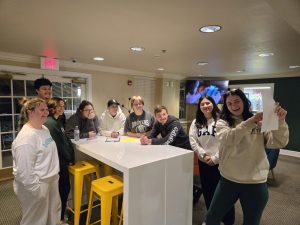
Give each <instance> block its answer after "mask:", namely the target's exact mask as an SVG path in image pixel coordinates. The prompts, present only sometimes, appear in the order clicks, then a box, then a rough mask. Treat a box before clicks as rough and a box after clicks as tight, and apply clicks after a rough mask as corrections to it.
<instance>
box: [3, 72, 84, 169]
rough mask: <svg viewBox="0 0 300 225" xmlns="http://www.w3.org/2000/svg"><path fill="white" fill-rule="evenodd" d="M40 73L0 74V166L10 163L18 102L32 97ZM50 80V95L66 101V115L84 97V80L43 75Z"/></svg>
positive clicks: (68, 114)
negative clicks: (34, 84) (78, 80)
mask: <svg viewBox="0 0 300 225" xmlns="http://www.w3.org/2000/svg"><path fill="white" fill-rule="evenodd" d="M40 77H41V76H40V75H12V76H8V75H0V142H1V148H0V152H1V154H0V169H1V168H5V167H11V166H12V153H11V145H12V142H13V140H14V138H15V137H16V132H17V129H18V121H19V117H20V111H21V107H22V106H21V105H20V103H19V100H20V99H21V98H22V97H24V96H27V97H35V96H36V91H35V89H34V86H33V83H34V80H35V79H37V78H40ZM45 78H47V79H49V80H50V81H51V82H52V85H53V86H52V95H53V97H61V98H63V99H64V100H65V101H66V111H65V114H66V117H67V118H69V117H70V116H71V115H72V114H73V113H74V112H75V111H76V109H77V107H78V106H79V104H80V102H81V99H86V93H85V90H86V87H85V86H86V82H85V80H82V79H81V80H80V82H77V81H76V80H74V79H71V78H63V77H59V76H52V75H51V76H45Z"/></svg>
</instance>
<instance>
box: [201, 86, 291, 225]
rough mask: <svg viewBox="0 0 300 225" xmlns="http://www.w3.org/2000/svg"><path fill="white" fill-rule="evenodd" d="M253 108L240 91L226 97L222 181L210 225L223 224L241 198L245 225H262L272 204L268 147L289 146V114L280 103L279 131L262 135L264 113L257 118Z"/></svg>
mask: <svg viewBox="0 0 300 225" xmlns="http://www.w3.org/2000/svg"><path fill="white" fill-rule="evenodd" d="M250 106H251V103H250V101H249V100H248V99H247V98H246V96H245V94H244V93H243V92H242V91H241V90H239V89H236V90H232V91H228V92H227V93H226V94H225V95H224V106H223V109H222V113H221V116H220V118H221V119H220V120H218V122H217V137H218V139H219V142H220V148H219V149H220V162H219V170H220V173H221V178H220V181H219V184H218V186H217V189H216V191H215V194H214V197H213V200H212V202H211V205H210V208H209V210H208V213H207V218H206V224H207V225H219V224H220V221H221V219H222V218H223V217H224V215H225V213H226V212H227V211H228V210H229V209H230V208H231V207H232V206H233V205H234V203H235V202H236V201H237V200H238V199H239V200H240V203H241V206H242V210H243V213H244V223H243V224H244V225H259V223H260V219H261V216H262V213H263V210H264V208H265V206H266V203H267V201H268V189H267V184H266V181H267V176H268V173H269V163H268V160H267V156H266V153H265V148H266V147H267V148H282V147H284V146H286V145H287V143H288V139H289V131H288V126H287V124H286V122H285V117H286V114H287V112H286V111H285V110H284V109H283V108H281V106H280V105H279V104H276V105H275V113H276V114H277V116H278V120H279V128H278V130H274V131H269V132H261V121H262V119H263V113H262V112H259V113H257V114H255V115H253V114H252V113H251V112H250Z"/></svg>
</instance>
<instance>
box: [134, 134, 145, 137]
mask: <svg viewBox="0 0 300 225" xmlns="http://www.w3.org/2000/svg"><path fill="white" fill-rule="evenodd" d="M135 136H136V137H137V138H140V137H142V136H145V133H136V134H135Z"/></svg>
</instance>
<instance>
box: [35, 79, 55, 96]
mask: <svg viewBox="0 0 300 225" xmlns="http://www.w3.org/2000/svg"><path fill="white" fill-rule="evenodd" d="M51 87H52V83H51V81H50V80H48V79H46V78H39V79H36V80H35V81H34V88H35V91H36V93H37V95H38V96H37V97H39V98H42V99H44V100H48V99H50V98H51V97H52V89H51Z"/></svg>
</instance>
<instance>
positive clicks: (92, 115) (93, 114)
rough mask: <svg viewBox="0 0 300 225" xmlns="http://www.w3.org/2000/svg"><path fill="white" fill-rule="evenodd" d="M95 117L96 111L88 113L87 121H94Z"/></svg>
mask: <svg viewBox="0 0 300 225" xmlns="http://www.w3.org/2000/svg"><path fill="white" fill-rule="evenodd" d="M95 116H96V111H95V110H93V111H90V112H89V115H88V119H94V118H95Z"/></svg>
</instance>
